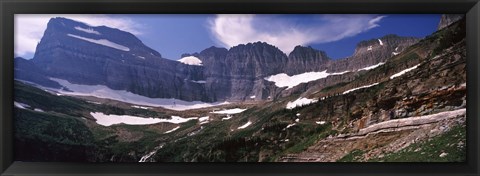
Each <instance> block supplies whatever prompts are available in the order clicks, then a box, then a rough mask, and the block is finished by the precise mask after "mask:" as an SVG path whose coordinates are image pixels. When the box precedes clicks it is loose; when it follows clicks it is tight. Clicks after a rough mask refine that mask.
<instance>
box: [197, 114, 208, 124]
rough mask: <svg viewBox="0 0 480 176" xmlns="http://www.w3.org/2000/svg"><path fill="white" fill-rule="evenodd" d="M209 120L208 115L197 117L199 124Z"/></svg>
mask: <svg viewBox="0 0 480 176" xmlns="http://www.w3.org/2000/svg"><path fill="white" fill-rule="evenodd" d="M209 121H210V117H209V116H205V117H200V118H198V122H200V125H201V124H206V123H208V122H209Z"/></svg>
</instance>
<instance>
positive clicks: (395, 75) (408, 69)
mask: <svg viewBox="0 0 480 176" xmlns="http://www.w3.org/2000/svg"><path fill="white" fill-rule="evenodd" d="M419 65H420V64H418V65H415V66H413V67H410V68H407V69H405V70H402V71H401V72H398V73H395V74H394V75H392V76H390V79H393V78H396V77H399V76H402V75H403V74H405V73H407V72H409V71H412V70H414V69H416V68H417V67H418V66H419Z"/></svg>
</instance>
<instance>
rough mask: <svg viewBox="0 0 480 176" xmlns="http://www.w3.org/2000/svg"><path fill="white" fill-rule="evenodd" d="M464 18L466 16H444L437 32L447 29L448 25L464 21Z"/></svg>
mask: <svg viewBox="0 0 480 176" xmlns="http://www.w3.org/2000/svg"><path fill="white" fill-rule="evenodd" d="M464 16H465V15H464V14H442V16H441V17H440V22H439V23H438V28H437V30H440V29H443V28H445V27H447V26H448V25H450V24H452V23H454V22H456V21H458V20H460V19H462V18H463V17H464Z"/></svg>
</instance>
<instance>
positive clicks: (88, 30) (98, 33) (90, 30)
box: [75, 26, 101, 35]
mask: <svg viewBox="0 0 480 176" xmlns="http://www.w3.org/2000/svg"><path fill="white" fill-rule="evenodd" d="M75 29H76V30H79V31H82V32H86V33H89V34H97V35H101V34H100V32H98V31H95V30H93V29H92V28H89V29H86V28H82V27H80V26H76V27H75Z"/></svg>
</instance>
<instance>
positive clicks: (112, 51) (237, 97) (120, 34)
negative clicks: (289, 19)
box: [15, 17, 419, 102]
mask: <svg viewBox="0 0 480 176" xmlns="http://www.w3.org/2000/svg"><path fill="white" fill-rule="evenodd" d="M418 41H419V39H418V38H414V37H400V36H397V35H393V34H391V35H386V36H384V37H381V38H378V39H371V40H368V41H362V42H360V43H358V45H357V47H356V49H355V52H354V54H353V55H352V56H350V57H347V58H344V59H337V60H334V59H331V58H329V57H328V55H327V53H325V52H324V51H319V50H316V49H314V48H311V47H305V46H296V47H295V48H294V50H293V51H292V52H291V53H289V54H288V55H287V54H285V53H283V52H282V51H280V50H279V49H278V48H277V47H275V46H273V45H270V44H268V43H265V42H255V43H248V44H241V45H238V46H234V47H232V48H230V49H225V48H217V47H210V48H207V49H205V50H203V51H201V52H199V53H193V54H184V55H183V56H182V57H183V58H185V57H189V58H190V60H191V59H193V60H197V61H198V62H199V63H201V64H191V63H188V62H180V61H174V60H169V59H165V58H163V57H162V55H161V54H160V53H158V52H157V51H155V50H153V49H151V48H149V47H148V46H146V45H145V44H143V43H142V41H140V40H139V39H138V38H137V37H135V36H134V35H133V34H131V33H128V32H125V31H121V30H118V29H114V28H110V27H106V26H99V27H92V26H89V25H87V24H84V23H81V22H77V21H73V20H70V19H66V18H60V17H59V18H52V19H51V20H50V21H49V22H48V25H47V29H46V30H45V33H44V36H43V38H42V39H41V41H40V42H39V44H38V46H37V49H36V52H35V55H34V57H33V58H32V59H31V60H26V59H23V58H17V59H16V60H18V62H19V64H15V70H19V72H17V73H18V74H16V78H18V79H22V80H25V81H30V82H34V83H37V84H40V85H44V86H47V87H56V88H58V87H61V86H60V85H58V83H55V82H54V81H53V82H52V81H51V80H49V79H48V78H58V79H63V80H67V81H68V82H70V83H73V84H80V85H105V86H107V87H109V88H111V89H113V90H126V91H129V92H132V93H134V94H138V95H142V96H146V97H150V98H175V99H180V100H185V101H203V102H216V101H245V100H252V99H253V100H266V99H268V98H277V97H282V96H288V95H290V94H292V93H299V92H303V91H305V90H306V89H308V86H307V87H305V85H304V86H296V89H291V90H285V87H278V86H275V82H272V81H267V80H266V78H267V77H269V76H273V75H278V74H282V73H283V74H287V75H288V76H294V75H298V74H302V73H307V72H322V71H326V72H327V73H340V72H348V74H346V75H353V74H354V72H355V71H357V70H359V69H362V68H366V67H369V66H372V65H376V64H379V63H382V62H385V61H386V60H387V59H388V58H390V57H392V56H395V55H397V54H399V53H400V52H402V51H403V50H404V49H405V48H407V47H409V46H411V45H413V44H415V43H416V42H418ZM20 62H21V63H22V64H20ZM23 63H25V64H23ZM20 70H21V71H20ZM345 77H348V76H345ZM326 79H331V78H330V77H327V78H326ZM344 79H348V78H344ZM339 81H342V80H338V79H337V81H326V84H325V85H323V86H325V87H327V86H330V85H333V84H336V83H338V82H339Z"/></svg>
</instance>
